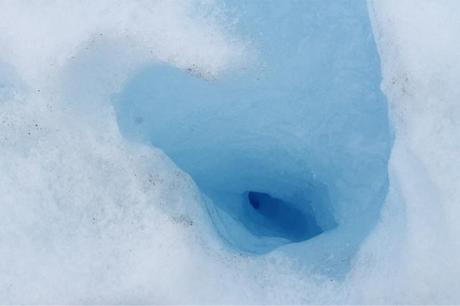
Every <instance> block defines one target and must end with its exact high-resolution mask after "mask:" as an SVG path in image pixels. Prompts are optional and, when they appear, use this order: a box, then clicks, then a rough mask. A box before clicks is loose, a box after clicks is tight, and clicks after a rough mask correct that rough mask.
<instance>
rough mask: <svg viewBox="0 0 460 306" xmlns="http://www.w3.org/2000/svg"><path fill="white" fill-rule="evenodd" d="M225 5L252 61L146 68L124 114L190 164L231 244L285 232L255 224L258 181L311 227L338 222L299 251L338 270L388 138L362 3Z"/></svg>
mask: <svg viewBox="0 0 460 306" xmlns="http://www.w3.org/2000/svg"><path fill="white" fill-rule="evenodd" d="M235 3H238V4H235ZM232 10H233V11H235V15H236V17H238V23H237V27H236V29H235V31H237V32H238V33H241V35H243V36H244V37H246V38H247V39H249V40H250V41H251V42H252V46H253V47H254V48H255V51H254V53H256V55H254V56H257V59H256V60H254V61H255V63H254V64H253V65H252V66H249V67H243V68H244V69H243V68H242V69H240V70H238V71H233V72H231V73H228V74H227V75H225V76H223V77H221V78H218V79H216V80H212V79H211V80H207V79H206V78H203V77H202V76H200V75H199V74H197V73H195V72H194V71H193V69H188V70H185V71H182V70H178V69H176V68H170V67H167V66H152V67H151V68H147V69H144V70H143V71H141V72H140V73H139V74H138V75H136V76H135V77H134V78H133V79H131V80H130V81H129V83H128V85H127V86H126V87H125V89H124V90H123V91H122V93H120V96H119V97H118V100H119V101H118V104H119V107H118V109H117V112H118V117H119V122H120V126H121V128H122V130H123V131H124V132H125V134H127V135H128V137H132V138H135V139H140V140H144V141H147V142H148V143H152V144H153V145H155V146H157V147H159V148H161V149H162V150H163V151H164V152H165V153H166V154H167V155H168V156H169V157H171V158H172V159H173V160H174V161H175V162H176V163H177V165H178V166H179V167H180V168H181V169H183V170H185V171H186V172H187V173H189V174H190V175H191V176H192V178H193V179H194V181H195V182H196V183H197V184H198V185H199V186H200V188H201V189H202V190H203V191H204V193H205V194H207V195H208V196H209V197H210V198H211V201H212V202H213V204H208V210H209V211H210V213H211V216H212V218H213V221H214V223H215V225H216V227H217V229H218V230H219V232H220V233H221V234H222V235H223V236H224V238H226V239H227V240H228V241H229V242H230V243H231V244H233V245H234V246H235V247H236V248H238V249H240V250H243V251H249V252H253V253H264V252H267V251H270V250H272V249H273V248H275V247H277V246H279V245H283V244H286V243H287V242H289V241H290V240H291V239H288V240H287V241H286V240H279V239H278V240H276V241H274V240H273V239H271V238H272V237H273V235H269V234H267V235H265V234H262V233H261V232H259V233H256V232H255V231H254V230H251V229H252V228H254V227H264V228H266V227H269V226H270V225H269V223H266V224H262V223H263V222H262V221H260V220H258V219H259V218H257V215H253V214H251V211H253V210H251V209H250V206H249V205H248V202H247V200H246V197H245V193H247V192H251V191H255V192H264V193H267V194H269V195H270V196H273V197H275V198H279V199H282V200H284V201H286V203H289V204H287V205H285V206H280V207H286V208H285V210H286V211H288V210H289V209H291V208H290V206H291V207H292V209H295V210H297V211H298V212H299V213H300V214H304V215H305V216H310V218H305V221H306V220H307V219H310V222H309V223H311V225H312V227H315V226H318V225H319V227H320V228H321V230H317V231H316V233H319V232H323V231H327V230H331V229H333V228H335V227H336V226H337V225H338V228H337V229H336V230H334V231H331V232H330V233H329V234H328V235H327V236H326V237H324V239H322V240H321V242H312V244H302V245H298V246H297V247H296V248H297V250H296V252H297V253H299V254H300V257H301V259H300V260H302V261H305V262H307V263H309V264H313V265H314V266H315V267H317V268H318V267H321V266H324V268H325V269H327V270H335V269H337V270H343V269H345V266H346V265H347V263H348V262H349V259H350V258H351V255H352V254H353V252H354V251H355V248H356V246H357V245H358V244H359V242H360V241H361V239H362V238H363V237H365V236H366V235H367V233H368V231H369V230H370V229H371V228H372V225H373V224H374V223H375V222H376V219H377V217H378V213H379V211H380V207H381V205H382V203H383V200H384V197H385V194H386V191H387V164H386V162H387V160H388V156H389V149H390V146H391V141H392V140H391V133H390V131H389V126H388V115H387V105H386V102H385V99H384V98H383V94H382V93H381V92H380V90H379V85H380V81H381V76H380V66H379V59H378V55H377V50H376V47H375V43H374V40H373V36H372V29H371V25H370V21H369V17H368V12H367V6H366V3H365V2H359V1H357V2H354V3H350V2H349V1H345V2H335V3H334V4H331V3H330V2H324V1H316V2H315V1H313V2H301V1H300V2H292V1H287V2H283V3H279V2H278V1H263V2H262V1H255V2H247V1H241V2H232ZM286 16H289V18H287V17H286ZM209 206H211V207H209ZM248 208H249V209H248ZM229 219H230V220H229ZM264 219H270V218H264ZM235 220H236V223H235ZM261 222H262V223H261ZM292 222H294V221H292ZM230 223H231V224H230ZM238 223H241V225H240V226H243V228H241V229H236V228H235V226H238ZM316 223H317V224H316ZM272 225H273V226H276V225H275V224H274V223H272ZM247 230H249V232H247ZM262 231H263V230H262ZM313 232H315V231H313ZM253 236H255V237H253ZM275 236H276V235H275ZM306 236H308V238H311V237H312V236H316V235H313V234H312V235H306ZM266 238H269V239H268V240H267V239H266ZM284 238H286V237H284ZM254 240H258V241H256V242H254ZM305 240H306V239H305ZM291 241H292V240H291ZM293 241H296V242H298V241H299V239H293ZM289 252H292V251H289ZM306 254H308V255H306ZM305 257H306V258H307V259H305ZM325 258H331V259H330V260H325Z"/></svg>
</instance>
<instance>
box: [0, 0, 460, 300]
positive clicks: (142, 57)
mask: <svg viewBox="0 0 460 306" xmlns="http://www.w3.org/2000/svg"><path fill="white" fill-rule="evenodd" d="M339 2H340V1H339ZM312 3H316V2H315V1H313V2H312ZM331 3H332V4H331V5H334V3H338V2H337V1H332V2H331ZM340 3H341V4H340V5H346V3H347V1H344V2H340ZM349 3H350V2H349ZM353 3H355V2H354V1H353ZM364 4H365V3H364V2H362V5H363V7H365V5H364ZM368 8H369V11H368V12H369V16H370V20H371V21H372V25H373V33H374V37H375V41H376V43H377V47H378V51H379V55H380V61H381V69H382V76H383V83H382V90H383V92H384V94H385V95H386V97H387V100H388V103H389V104H388V105H389V113H390V119H391V123H392V128H393V129H394V137H395V138H394V145H393V148H392V151H391V157H390V160H389V164H388V173H389V192H388V194H387V196H386V201H385V202H384V204H383V208H382V212H381V217H380V219H376V222H377V224H376V226H375V227H372V229H370V231H369V232H366V235H365V237H363V239H364V241H360V244H358V245H357V248H356V250H355V251H354V252H353V256H352V257H351V258H347V259H346V260H347V262H349V264H348V268H347V269H346V270H345V272H346V273H345V274H341V275H340V276H337V275H335V276H334V274H333V273H332V274H331V273H324V270H321V271H318V269H315V267H316V264H313V265H305V261H308V260H309V259H305V258H308V256H306V257H305V256H303V255H305V252H307V251H308V249H305V250H302V252H301V253H300V256H292V254H294V253H296V254H299V253H298V252H294V251H292V250H291V251H289V250H288V251H274V252H270V253H267V254H264V255H260V256H253V255H250V254H244V253H238V252H237V251H235V250H234V249H229V248H228V247H227V246H226V245H225V244H223V243H222V238H221V236H220V235H219V233H218V232H217V231H216V229H215V226H214V224H213V223H212V221H211V219H210V218H209V215H208V212H207V211H206V209H205V208H206V207H207V206H206V205H207V204H206V203H208V201H209V199H208V198H207V196H205V195H204V194H203V193H202V192H201V191H200V189H199V187H201V186H197V185H196V184H195V181H194V177H193V173H190V174H191V175H192V176H189V174H187V173H186V172H183V171H182V170H181V169H179V168H178V167H177V166H176V164H175V163H174V162H173V161H171V160H170V159H169V157H168V156H167V155H166V154H165V153H163V152H162V151H160V150H158V149H156V148H154V147H152V146H151V145H150V144H145V143H144V144H142V143H139V142H136V141H132V139H130V138H129V137H127V136H126V135H125V134H122V133H121V132H120V127H119V125H118V124H119V121H117V116H116V115H117V114H116V112H115V110H114V108H113V104H112V102H113V101H114V100H117V99H119V97H120V96H119V92H120V91H122V89H123V88H124V87H123V86H125V85H126V82H127V81H128V80H129V79H130V78H133V77H135V73H136V72H137V71H139V69H142V68H145V66H146V65H152V64H154V65H158V64H161V65H170V66H172V67H175V68H171V69H177V71H191V73H192V74H194V75H198V76H199V77H200V78H202V79H205V80H218V79H222V78H225V77H226V75H227V74H230V73H231V72H232V71H235V70H238V69H247V67H251V63H254V61H257V58H260V57H259V56H260V54H263V52H262V51H261V50H259V49H258V47H257V43H255V42H254V41H251V39H250V38H249V37H248V36H246V35H245V34H242V33H241V32H238V27H237V26H236V25H237V24H238V21H237V20H233V19H232V18H233V17H231V16H235V15H238V9H237V8H232V7H231V6H230V5H226V4H225V2H215V1H103V0H101V1H65V2H64V1H62V2H58V1H45V0H43V1H33V2H30V1H20V0H17V1H8V0H4V1H0V46H1V47H0V63H1V64H0V131H1V132H0V215H1V223H2V224H1V226H0V302H1V303H3V304H6V303H15V304H18V303H41V304H45V303H54V304H57V303H62V304H64V303H92V304H95V303H130V304H133V303H234V304H235V303H262V304H263V303H459V302H460V296H459V293H458V290H457V288H459V285H460V284H459V280H458V275H459V272H460V271H459V269H460V262H459V258H460V256H459V255H460V243H459V242H458V239H457V237H456V234H457V233H458V232H459V230H460V228H459V227H460V225H459V223H458V222H457V216H458V215H459V211H458V202H459V201H458V199H459V196H460V194H459V193H460V188H459V187H460V186H459V181H460V180H459V173H460V169H459V167H460V163H459V160H458V159H459V157H458V156H459V155H458V153H459V152H460V148H459V142H458V139H460V137H459V136H460V135H459V134H460V126H459V124H460V123H459V122H460V121H459V120H458V119H459V116H460V107H459V105H458V100H459V98H460V89H459V87H458V85H457V84H458V81H459V79H458V78H459V77H458V76H459V75H460V61H459V53H458V46H459V45H460V41H459V40H460V38H459V36H458V35H457V33H458V32H459V30H460V19H459V18H458V17H459V16H458V14H460V4H459V3H458V2H457V1H454V0H451V1H449V0H444V1H430V0H425V1H415V0H399V1H396V0H375V1H370V2H369V3H368ZM232 10H233V11H232ZM229 12H230V13H229ZM280 13H282V12H281V11H280ZM229 16H230V17H229ZM319 17H320V16H319ZM324 22H327V20H325V21H324ZM262 36H263V35H262ZM114 94H115V95H114ZM166 153H167V152H166ZM211 198H212V197H211ZM318 237H321V236H318ZM317 241H321V238H318V240H317ZM338 245H340V243H339V244H338ZM340 259H341V258H339V260H340ZM332 270H334V269H332Z"/></svg>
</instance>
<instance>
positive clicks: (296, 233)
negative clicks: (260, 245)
mask: <svg viewBox="0 0 460 306" xmlns="http://www.w3.org/2000/svg"><path fill="white" fill-rule="evenodd" d="M247 200H248V202H249V204H250V206H251V207H252V208H253V209H251V210H249V214H251V217H252V220H253V221H254V224H253V225H254V226H253V227H252V228H250V230H251V231H252V232H253V233H254V234H257V235H261V236H274V237H284V238H286V239H288V240H290V241H302V240H307V239H310V238H312V237H314V236H316V235H319V234H321V233H322V229H321V228H320V227H319V226H318V224H317V223H316V218H315V216H314V215H312V214H309V213H307V212H303V211H301V210H300V209H297V208H296V207H295V206H294V205H293V204H291V203H288V202H285V201H283V200H281V199H277V198H274V197H271V196H270V195H269V194H268V193H263V192H255V191H249V192H247Z"/></svg>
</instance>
